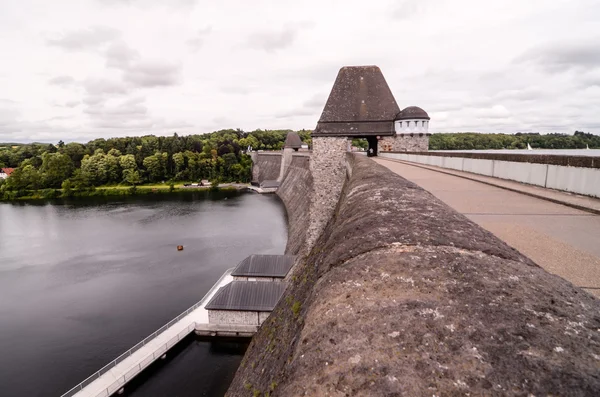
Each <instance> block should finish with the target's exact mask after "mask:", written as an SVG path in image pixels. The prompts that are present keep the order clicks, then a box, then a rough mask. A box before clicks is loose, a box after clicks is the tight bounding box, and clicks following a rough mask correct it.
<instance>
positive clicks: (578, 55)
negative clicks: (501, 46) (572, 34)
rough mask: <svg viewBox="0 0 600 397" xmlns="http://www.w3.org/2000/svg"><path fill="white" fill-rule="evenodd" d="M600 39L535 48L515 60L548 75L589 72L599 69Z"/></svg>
mask: <svg viewBox="0 0 600 397" xmlns="http://www.w3.org/2000/svg"><path fill="white" fill-rule="evenodd" d="M598 48H600V39H598V38H596V39H595V40H593V41H590V42H586V43H583V42H578V43H561V44H559V45H553V46H546V47H541V48H536V49H533V50H530V51H528V52H526V53H525V54H522V55H521V56H519V57H518V58H516V60H515V61H516V62H517V63H531V64H534V65H536V66H539V67H541V68H542V69H545V70H547V71H548V72H550V73H561V72H565V71H568V70H572V69H578V70H590V69H595V68H598V67H600V51H598Z"/></svg>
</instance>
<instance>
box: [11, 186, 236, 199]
mask: <svg viewBox="0 0 600 397" xmlns="http://www.w3.org/2000/svg"><path fill="white" fill-rule="evenodd" d="M246 186H248V185H247V184H241V183H223V184H219V185H218V186H215V187H211V186H200V187H196V186H194V187H191V186H188V187H186V186H184V183H183V182H181V183H176V184H168V183H158V184H156V183H155V184H145V185H138V186H123V185H114V186H98V187H94V188H90V189H85V190H75V189H70V190H65V189H42V190H35V191H20V192H17V191H10V192H5V193H4V196H2V195H0V201H27V200H48V199H57V198H72V197H104V196H105V197H109V196H110V197H118V196H138V195H151V194H170V193H182V192H183V193H193V192H198V191H231V190H242V189H245V188H246Z"/></svg>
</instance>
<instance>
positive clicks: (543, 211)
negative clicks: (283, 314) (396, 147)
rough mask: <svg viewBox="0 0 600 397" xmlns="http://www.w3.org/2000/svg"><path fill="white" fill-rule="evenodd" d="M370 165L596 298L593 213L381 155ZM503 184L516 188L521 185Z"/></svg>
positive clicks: (599, 282)
mask: <svg viewBox="0 0 600 397" xmlns="http://www.w3.org/2000/svg"><path fill="white" fill-rule="evenodd" d="M375 161H376V162H377V163H379V164H381V165H383V166H385V167H387V168H388V169H390V170H391V171H393V172H395V173H396V174H398V175H400V176H402V177H403V178H405V179H407V180H409V181H411V182H414V183H415V184H417V185H419V186H420V187H422V188H423V189H425V190H427V191H429V192H430V193H431V194H433V195H434V196H436V197H437V198H438V199H440V200H441V201H443V202H444V203H446V204H448V205H449V206H450V207H452V208H454V209H455V210H456V211H458V212H460V213H461V214H463V215H465V216H466V217H467V218H469V219H470V220H472V221H473V222H475V223H477V224H478V225H480V226H481V227H483V228H485V229H487V230H488V231H490V232H492V233H493V234H495V235H496V236H497V237H499V238H500V239H502V240H504V241H505V242H506V243H507V244H509V245H511V246H512V247H514V248H516V249H518V250H519V251H521V252H522V253H523V254H524V255H526V256H528V257H529V258H531V259H533V260H534V261H535V262H536V263H537V264H539V265H540V266H542V267H543V268H544V269H546V270H547V271H548V272H550V273H553V274H556V275H559V276H560V277H563V278H564V279H566V280H569V281H570V282H572V283H573V284H574V285H576V286H578V287H581V288H583V289H585V290H586V291H588V292H590V293H592V294H594V295H596V296H599V297H600V244H599V242H600V238H599V236H600V216H599V215H596V214H593V213H590V212H586V211H581V210H579V209H575V208H571V207H568V206H565V205H561V204H557V203H554V202H550V201H547V200H543V199H540V198H536V197H531V196H528V195H525V194H521V193H518V192H515V191H509V190H506V189H502V188H499V187H495V186H491V185H489V184H486V183H482V182H479V181H476V180H470V179H465V178H464V177H460V176H456V175H462V176H470V175H472V174H469V173H465V172H456V171H453V172H452V173H454V174H456V175H451V174H449V173H446V172H439V171H437V170H436V169H434V168H433V167H423V166H419V165H412V164H410V163H406V162H399V161H394V160H387V159H384V158H381V157H378V158H377V159H376V160H375ZM443 171H447V170H443ZM503 183H509V184H511V185H513V186H511V188H515V189H516V190H519V187H520V186H524V187H526V185H522V184H520V183H517V182H506V181H504V182H503ZM540 189H542V188H540ZM547 194H548V195H552V196H553V197H555V196H557V195H563V196H564V199H565V200H570V201H572V200H573V198H574V196H573V195H570V194H568V193H562V192H557V191H554V190H549V189H548V190H547ZM575 198H577V196H575ZM591 200H593V199H591ZM594 201H597V202H600V200H594Z"/></svg>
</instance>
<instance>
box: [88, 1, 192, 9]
mask: <svg viewBox="0 0 600 397" xmlns="http://www.w3.org/2000/svg"><path fill="white" fill-rule="evenodd" d="M96 1H97V2H98V3H100V4H104V5H107V6H124V5H129V6H133V5H142V6H144V7H146V6H170V7H175V8H182V7H193V6H195V5H196V2H197V0H170V1H168V2H165V1H163V0H143V1H142V0H96Z"/></svg>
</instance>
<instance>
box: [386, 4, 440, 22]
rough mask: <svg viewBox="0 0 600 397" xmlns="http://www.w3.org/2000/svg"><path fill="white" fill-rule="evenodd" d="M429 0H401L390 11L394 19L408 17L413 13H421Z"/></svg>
mask: <svg viewBox="0 0 600 397" xmlns="http://www.w3.org/2000/svg"><path fill="white" fill-rule="evenodd" d="M429 1H430V0H403V1H401V2H400V4H398V5H397V6H396V7H395V8H394V11H393V12H392V14H391V15H392V17H393V18H395V19H401V20H402V19H410V18H412V17H413V16H415V15H418V14H421V13H423V12H424V11H425V10H426V8H427V7H428V3H429Z"/></svg>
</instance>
